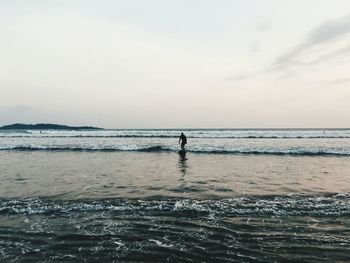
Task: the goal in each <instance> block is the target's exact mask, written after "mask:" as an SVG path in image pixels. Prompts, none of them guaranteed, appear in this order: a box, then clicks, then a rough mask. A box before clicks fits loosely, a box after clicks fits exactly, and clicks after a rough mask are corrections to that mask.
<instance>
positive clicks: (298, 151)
mask: <svg viewBox="0 0 350 263" xmlns="http://www.w3.org/2000/svg"><path fill="white" fill-rule="evenodd" d="M0 151H49V152H177V151H178V148H176V147H167V146H116V147H112V146H101V147H99V146H96V147H92V146H86V147H82V146H69V147H67V146H57V145H45V146H43V145H39V146H2V147H0ZM188 152H190V153H198V154H250V155H300V156H350V152H349V151H347V150H337V149H302V148H293V149H278V148H276V149H264V148H237V149H236V148H232V149H225V148H224V149H222V148H215V147H210V148H205V147H196V148H190V147H189V148H188Z"/></svg>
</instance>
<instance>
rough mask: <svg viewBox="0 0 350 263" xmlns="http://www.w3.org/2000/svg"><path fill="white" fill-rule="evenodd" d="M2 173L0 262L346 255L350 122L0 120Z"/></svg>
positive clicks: (349, 251)
mask: <svg viewBox="0 0 350 263" xmlns="http://www.w3.org/2000/svg"><path fill="white" fill-rule="evenodd" d="M181 132H184V134H185V135H186V136H187V138H188V145H186V152H185V153H184V152H179V150H180V146H179V144H178V138H179V135H180V133H181ZM0 180H1V184H0V262H350V129H184V130H177V129H121V130H91V131H59V130H43V131H38V130H26V131H23V130H8V131H1V132H0Z"/></svg>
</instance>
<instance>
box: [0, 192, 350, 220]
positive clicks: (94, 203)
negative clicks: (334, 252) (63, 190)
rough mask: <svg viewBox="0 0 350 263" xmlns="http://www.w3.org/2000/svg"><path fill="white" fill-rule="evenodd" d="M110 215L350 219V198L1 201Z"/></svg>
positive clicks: (2, 207) (18, 209)
mask: <svg viewBox="0 0 350 263" xmlns="http://www.w3.org/2000/svg"><path fill="white" fill-rule="evenodd" d="M97 211H101V212H103V211H108V212H117V213H145V212H147V213H174V212H175V213H186V214H187V215H191V214H196V215H197V214H198V213H201V214H203V215H205V214H207V215H211V216H218V217H221V216H224V217H227V216H237V215H240V216H249V215H254V216H269V215H274V216H350V195H349V194H329V195H327V196H300V195H299V196H293V195H290V196H244V197H237V198H226V199H209V200H197V199H179V198H171V197H169V198H166V197H164V198H159V197H158V198H155V199H152V198H151V199H142V200H139V199H136V200H133V199H111V200H76V201H62V200H61V201H60V200H50V199H43V198H26V199H0V213H2V214H3V213H5V214H56V213H59V214H61V213H74V212H77V213H78V212H97Z"/></svg>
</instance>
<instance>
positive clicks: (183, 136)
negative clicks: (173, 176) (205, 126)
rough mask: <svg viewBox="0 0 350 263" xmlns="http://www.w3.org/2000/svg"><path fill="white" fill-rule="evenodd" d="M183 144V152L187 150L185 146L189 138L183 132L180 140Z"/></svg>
mask: <svg viewBox="0 0 350 263" xmlns="http://www.w3.org/2000/svg"><path fill="white" fill-rule="evenodd" d="M180 142H181V150H182V151H184V150H185V145H186V144H187V137H186V136H185V134H184V133H183V132H181V135H180V138H179V144H180Z"/></svg>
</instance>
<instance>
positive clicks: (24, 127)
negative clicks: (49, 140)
mask: <svg viewBox="0 0 350 263" xmlns="http://www.w3.org/2000/svg"><path fill="white" fill-rule="evenodd" d="M0 130H70V131H72V130H73V131H79V130H103V128H98V127H92V126H68V125H60V124H51V123H37V124H23V123H15V124H11V125H5V126H2V127H0Z"/></svg>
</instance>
